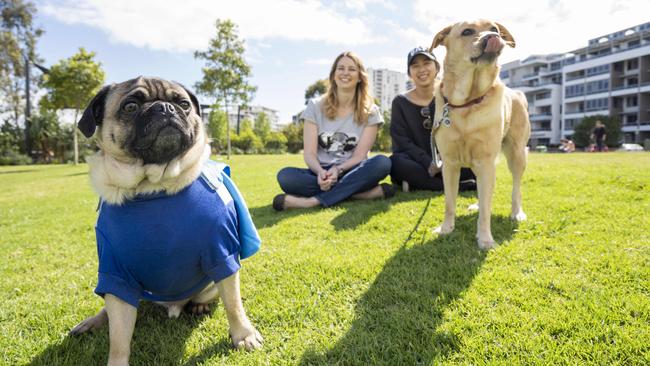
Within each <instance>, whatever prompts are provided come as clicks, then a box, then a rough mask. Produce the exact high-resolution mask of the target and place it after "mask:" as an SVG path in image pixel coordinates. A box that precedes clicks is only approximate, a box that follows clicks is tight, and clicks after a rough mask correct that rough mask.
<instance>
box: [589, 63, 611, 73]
mask: <svg viewBox="0 0 650 366" xmlns="http://www.w3.org/2000/svg"><path fill="white" fill-rule="evenodd" d="M608 72H609V65H600V66H595V67H590V68H588V69H587V76H590V75H598V74H605V73H608Z"/></svg>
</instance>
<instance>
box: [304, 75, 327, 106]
mask: <svg viewBox="0 0 650 366" xmlns="http://www.w3.org/2000/svg"><path fill="white" fill-rule="evenodd" d="M329 85H330V81H329V80H328V79H320V80H316V81H315V82H314V83H313V84H311V85H310V86H308V87H307V89H306V90H305V104H307V103H309V100H310V99H312V98H317V97H319V96H321V95H323V94H325V92H327V89H328V88H329Z"/></svg>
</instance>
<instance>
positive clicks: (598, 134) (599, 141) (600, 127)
mask: <svg viewBox="0 0 650 366" xmlns="http://www.w3.org/2000/svg"><path fill="white" fill-rule="evenodd" d="M606 133H607V131H606V130H605V125H604V124H603V122H602V121H600V120H598V121H596V127H594V130H593V131H592V133H591V138H592V139H593V140H595V141H596V151H604V149H605V139H606V138H607V134H606Z"/></svg>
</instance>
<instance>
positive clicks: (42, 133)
mask: <svg viewBox="0 0 650 366" xmlns="http://www.w3.org/2000/svg"><path fill="white" fill-rule="evenodd" d="M29 134H30V139H31V141H32V143H33V145H34V147H35V148H37V149H38V150H39V151H40V159H41V160H43V161H44V162H46V163H50V162H51V161H52V158H53V157H54V155H55V153H56V147H57V143H58V140H59V139H60V137H61V136H62V132H61V126H59V118H58V117H57V115H56V113H55V112H54V111H41V113H39V114H37V115H34V116H33V117H32V121H31V124H30V129H29Z"/></svg>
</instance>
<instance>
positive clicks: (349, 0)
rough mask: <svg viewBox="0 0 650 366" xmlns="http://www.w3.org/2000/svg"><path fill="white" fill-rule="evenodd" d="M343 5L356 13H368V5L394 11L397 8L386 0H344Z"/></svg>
mask: <svg viewBox="0 0 650 366" xmlns="http://www.w3.org/2000/svg"><path fill="white" fill-rule="evenodd" d="M343 3H344V5H345V6H346V7H347V8H349V9H353V10H356V11H366V10H367V7H368V5H370V6H374V5H380V6H383V7H384V8H386V9H389V10H394V9H395V8H396V6H395V4H393V3H391V2H389V1H386V0H344V1H343Z"/></svg>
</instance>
